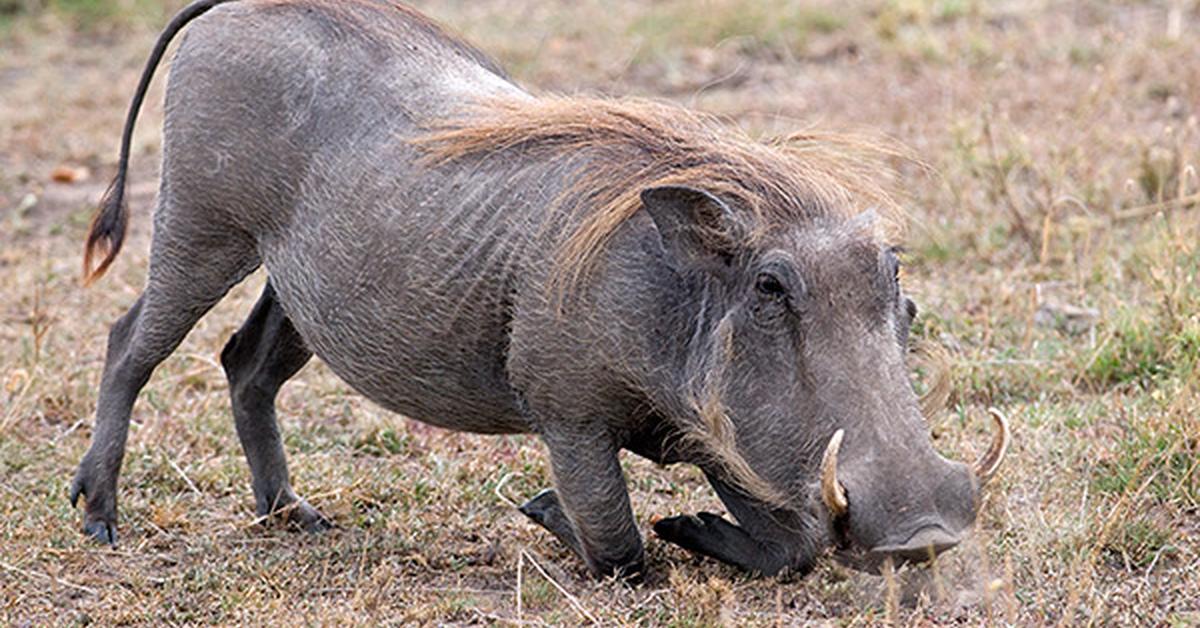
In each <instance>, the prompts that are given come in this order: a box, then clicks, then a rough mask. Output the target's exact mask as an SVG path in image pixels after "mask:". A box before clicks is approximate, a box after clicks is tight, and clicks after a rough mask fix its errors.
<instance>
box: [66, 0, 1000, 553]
mask: <svg viewBox="0 0 1200 628" xmlns="http://www.w3.org/2000/svg"><path fill="white" fill-rule="evenodd" d="M211 4H220V6H216V7H215V8H213V9H212V10H211V11H210V12H208V13H207V14H205V15H203V16H202V17H199V18H197V19H196V20H195V21H194V22H192V24H191V25H190V26H189V27H188V30H187V32H186V34H185V37H184V41H183V42H182V44H181V45H180V46H179V50H178V52H177V54H176V55H175V59H174V61H173V63H172V68H171V73H170V81H169V87H168V89H167V97H166V124H165V140H164V157H163V168H162V182H161V191H160V195H159V199H158V207H157V208H156V210H155V212H154V238H153V244H152V251H151V261H150V268H149V276H148V280H147V284H146V287H145V291H144V292H143V294H142V295H141V297H140V298H139V299H138V301H137V302H136V303H135V304H134V305H133V307H132V308H131V309H130V311H129V312H128V313H127V314H126V315H125V316H123V317H122V318H121V319H120V320H119V321H118V322H117V323H116V325H114V327H113V329H112V332H111V334H110V337H109V348H108V354H107V359H106V364H105V370H104V376H103V380H102V384H101V389H100V396H99V401H98V404H97V415H96V429H95V435H94V438H93V442H92V446H91V449H90V450H89V451H88V453H87V455H86V456H85V458H84V460H83V461H82V463H81V464H80V467H79V471H78V474H77V476H76V479H75V484H74V488H73V497H77V496H78V495H80V494H83V495H86V497H87V505H86V513H85V519H84V529H85V531H86V532H87V533H89V534H91V535H92V536H95V537H97V538H99V539H100V540H103V541H106V542H110V543H113V542H115V540H116V527H115V526H116V519H117V509H116V484H117V475H118V472H119V468H120V464H121V458H122V455H123V450H124V444H125V437H126V433H127V430H128V423H129V415H130V410H131V407H132V404H133V402H134V400H135V399H136V397H137V394H138V391H139V390H140V389H141V387H142V386H143V385H144V384H145V382H146V380H147V379H148V378H149V377H150V375H151V372H152V371H153V369H154V368H155V366H156V365H157V364H159V362H161V361H162V360H163V359H164V358H166V357H167V356H168V355H169V354H170V353H171V352H172V351H173V350H174V349H175V347H176V346H177V345H178V344H179V342H180V341H181V340H182V339H183V337H184V336H185V335H186V334H187V332H188V330H189V329H191V327H192V326H193V325H194V324H195V323H196V321H197V320H198V319H199V318H200V317H201V316H203V315H204V313H205V312H207V311H208V309H209V308H210V307H212V306H213V305H214V304H215V303H217V302H218V301H219V300H220V299H221V298H222V297H223V296H224V295H225V293H226V292H227V291H228V290H229V289H230V287H232V286H233V285H235V284H237V283H238V282H240V281H241V280H242V279H244V278H245V277H246V275H247V274H249V273H250V272H252V271H253V270H254V269H256V268H257V267H259V266H260V265H263V266H265V267H266V269H267V271H268V273H269V277H270V279H269V284H268V286H267V288H266V290H265V291H264V294H263V296H262V298H261V299H260V301H259V303H258V305H257V306H256V307H255V309H254V312H252V313H251V315H250V318H249V319H248V320H247V321H246V323H245V324H244V326H243V327H242V328H241V330H239V331H238V333H237V334H236V335H235V336H234V337H233V338H232V339H231V340H230V342H229V345H228V346H227V347H226V349H225V351H224V352H223V353H222V363H223V364H224V366H225V369H226V372H227V374H228V376H229V379H230V391H231V397H232V403H233V414H234V418H235V421H236V424H237V432H238V436H239V438H240V439H241V442H242V445H243V447H244V449H245V452H246V456H247V460H248V462H249V465H250V469H251V472H252V475H253V486H254V493H255V499H256V503H257V508H258V511H259V512H260V513H263V514H267V513H273V512H281V513H286V515H287V516H288V517H289V518H290V519H291V520H292V521H294V522H296V523H298V524H299V525H301V526H303V527H304V528H306V529H310V530H319V529H323V528H325V527H328V526H329V525H330V523H329V522H328V521H327V520H326V519H325V518H324V517H323V516H321V514H320V513H319V512H317V511H316V510H315V509H313V508H312V507H311V506H310V505H308V504H307V503H305V502H304V501H303V500H301V499H300V498H299V497H298V496H297V495H296V493H295V492H294V491H293V489H292V487H291V485H290V483H289V481H288V473H287V465H286V461H285V457H284V452H283V448H282V445H281V440H280V437H279V431H278V428H277V426H276V420H275V409H274V398H275V394H276V393H277V392H278V390H279V387H280V386H281V385H282V384H283V383H284V382H285V381H286V380H287V379H288V378H290V377H291V376H292V375H294V374H295V373H296V372H297V371H298V370H299V369H300V367H301V366H303V365H304V364H305V362H306V361H307V360H308V359H309V358H310V357H311V356H312V355H314V354H315V355H317V356H319V357H320V358H321V359H322V360H323V361H325V362H326V363H327V364H328V365H329V367H330V368H331V369H332V370H333V371H334V372H335V373H337V375H338V376H339V377H341V378H342V379H344V380H345V381H346V382H347V383H348V384H349V385H350V386H352V387H353V388H354V389H355V390H356V391H358V392H359V393H361V394H363V395H364V396H365V397H367V398H369V399H371V400H372V401H373V402H375V403H377V404H378V405H380V406H382V407H384V408H387V409H388V410H391V411H394V412H397V413H401V414H403V415H405V416H408V417H411V418H413V419H416V420H419V421H423V422H426V423H429V424H433V425H437V426H441V427H445V428H448V429H455V430H464V431H470V432H479V433H489V434H503V433H525V432H529V433H535V434H537V435H539V436H540V437H541V439H542V440H543V441H544V442H545V444H546V447H547V449H548V450H549V454H550V462H551V466H552V469H553V474H554V483H555V490H554V491H549V492H545V493H543V494H541V495H539V496H537V497H535V498H534V499H532V500H530V502H529V503H527V504H526V505H525V506H524V507H522V510H523V511H524V512H525V513H526V514H527V515H529V516H530V518H532V519H533V520H535V521H537V522H539V523H541V524H542V525H544V526H545V527H546V528H547V529H549V530H550V531H551V532H553V533H554V534H555V535H556V536H557V537H558V538H559V539H561V540H562V541H563V542H565V543H567V544H568V545H569V546H570V547H572V548H573V549H574V550H575V551H576V552H578V553H579V554H580V555H581V557H582V558H583V559H584V560H585V561H586V562H587V565H588V567H589V568H590V569H591V570H592V572H593V573H595V574H597V575H606V574H614V573H615V574H619V575H625V576H636V575H637V574H638V573H640V572H641V571H642V560H643V559H642V555H643V550H642V540H641V537H640V535H639V533H638V530H637V526H636V524H635V522H634V519H633V516H632V512H631V509H630V504H629V497H628V494H627V492H626V488H625V482H624V478H623V476H622V472H621V468H620V465H619V463H618V452H619V451H620V450H621V449H628V450H631V451H633V452H636V453H638V454H640V455H643V456H646V457H648V458H651V459H654V460H657V461H660V462H665V463H671V462H691V463H694V464H698V465H700V466H701V467H702V468H703V469H704V471H705V473H706V474H707V475H708V477H709V478H710V481H711V482H712V484H713V486H714V488H715V490H716V491H717V493H718V495H719V496H720V497H721V499H722V500H723V502H724V503H725V504H726V506H727V507H728V509H729V512H730V514H731V515H732V516H733V517H734V518H736V520H737V525H735V524H733V523H730V522H728V521H726V520H724V519H722V518H720V517H717V516H715V515H711V514H708V513H701V515H699V516H696V517H692V516H685V517H674V518H670V519H664V520H662V521H659V522H658V523H657V524H656V525H655V531H656V533H658V534H659V535H660V536H662V537H663V538H665V539H667V540H669V541H672V542H674V543H677V544H679V545H681V546H683V547H686V548H688V549H690V550H693V551H696V552H700V553H703V554H706V555H709V556H712V557H714V558H717V559H719V560H722V561H725V562H728V563H731V564H734V565H738V566H740V567H742V568H744V569H747V570H749V571H753V572H757V573H761V574H775V573H778V572H780V571H782V570H785V569H790V570H793V571H798V572H804V571H806V570H808V569H809V568H810V567H811V566H812V564H813V562H814V560H815V559H816V558H817V557H818V556H819V555H820V553H821V552H823V551H824V550H825V549H826V548H828V547H830V546H837V547H840V548H842V549H843V550H845V551H846V552H847V553H849V554H851V555H854V556H858V557H860V558H861V557H863V556H867V557H870V556H873V555H876V554H879V552H881V551H882V552H883V553H886V554H888V555H894V556H898V557H900V558H907V557H913V558H916V557H917V556H918V555H919V553H920V552H925V551H928V550H927V547H934V549H935V550H940V549H943V545H945V543H943V542H942V541H943V540H945V539H952V540H953V539H957V535H958V534H960V533H961V532H962V531H963V530H965V529H966V528H967V527H968V526H969V525H970V524H971V522H972V520H973V518H974V511H975V495H976V491H977V487H976V485H975V482H974V480H973V479H972V476H971V474H970V473H969V472H968V471H967V469H966V468H965V466H964V465H961V464H958V463H950V462H948V461H946V460H944V459H942V458H941V457H939V456H938V455H937V454H936V453H935V452H934V451H933V449H932V446H931V444H930V441H929V437H928V435H927V434H926V432H925V427H924V426H923V424H922V421H921V417H920V413H919V410H918V408H917V404H916V399H915V397H914V395H913V392H912V390H911V386H910V384H909V381H908V377H907V371H906V368H905V365H904V353H905V351H904V343H905V336H906V334H907V329H908V327H909V325H910V323H911V317H912V315H913V309H912V307H911V302H909V301H908V300H907V299H905V298H904V297H903V296H902V295H901V294H900V291H899V287H898V285H897V283H896V278H895V263H896V262H895V257H894V255H892V253H891V252H890V250H889V249H887V247H885V246H883V245H881V244H879V243H878V242H876V241H875V240H874V238H872V237H870V236H869V235H866V234H867V232H868V231H869V229H866V228H865V227H864V226H863V225H862V224H859V223H858V222H856V221H852V220H851V221H840V222H839V221H836V220H833V219H830V220H829V221H823V222H819V223H816V224H796V225H791V226H789V227H788V228H786V229H782V230H779V232H777V233H774V234H772V235H770V237H768V238H766V239H765V240H764V241H762V242H760V243H757V244H756V245H755V247H754V248H753V250H750V249H746V250H741V251H739V252H738V253H737V254H736V255H734V256H732V257H728V256H724V257H723V256H721V255H718V254H717V253H716V252H714V251H711V250H708V249H706V248H705V244H704V243H702V242H697V241H693V240H692V239H689V238H688V237H687V236H686V233H685V231H686V230H680V229H678V228H675V227H676V226H677V225H678V223H679V221H703V220H721V219H722V218H721V217H722V216H723V215H725V214H727V213H728V212H729V210H730V208H728V207H724V206H723V203H722V201H721V200H719V199H717V198H715V197H712V196H710V195H708V194H706V193H700V192H697V191H696V190H690V189H662V188H660V189H656V190H653V191H649V192H647V193H646V194H644V195H643V199H644V200H645V211H641V212H639V213H638V214H637V215H635V216H634V217H633V218H632V219H631V220H629V221H627V222H626V223H625V224H624V225H622V226H621V227H620V228H619V230H618V231H617V233H616V234H615V236H614V237H613V239H612V240H611V242H610V243H609V244H608V246H607V248H606V250H605V252H604V253H603V255H602V257H601V259H600V261H599V264H598V265H597V267H596V270H595V272H594V273H593V274H592V275H590V276H589V279H588V281H587V285H586V287H585V288H584V289H581V290H580V291H579V292H578V294H576V295H574V297H573V299H572V301H571V305H570V307H569V309H568V311H567V313H566V314H565V315H559V314H557V313H556V309H555V305H554V303H552V301H551V298H550V296H549V294H550V291H549V290H548V287H547V282H548V280H549V274H550V271H551V268H552V266H553V263H554V261H553V259H552V258H553V254H554V252H555V251H556V250H557V249H558V247H559V244H560V243H561V242H562V241H563V238H565V237H566V236H567V234H568V233H569V232H570V228H571V227H572V226H573V222H572V220H573V219H571V218H568V217H565V216H561V215H557V214H554V213H551V212H547V211H546V210H545V208H546V206H547V205H548V204H549V203H550V202H551V200H552V199H554V198H556V196H557V195H558V194H559V193H560V192H561V191H562V190H564V189H566V188H568V187H569V186H570V185H571V183H572V181H570V180H569V177H568V176H567V174H568V173H569V172H571V170H570V169H567V168H564V167H563V165H562V164H560V163H549V162H546V161H536V160H529V159H522V158H521V155H520V154H519V151H516V152H514V154H513V155H511V156H509V158H505V159H493V160H487V161H486V162H485V161H483V160H481V159H478V158H467V159H463V160H458V161H454V162H450V163H447V164H443V165H436V166H435V165H431V164H429V163H427V162H422V161H420V159H419V158H420V154H419V153H418V151H417V149H416V148H415V147H414V146H413V145H412V144H410V143H409V142H408V141H406V140H408V139H411V138H414V137H417V136H418V135H419V134H420V133H421V130H422V125H423V124H427V123H429V122H430V121H431V120H435V119H439V118H446V117H451V116H454V115H456V114H461V112H462V111H463V108H464V107H467V106H469V105H471V104H472V103H479V102H481V101H483V100H486V99H488V98H490V97H495V96H498V95H503V96H508V97H512V98H529V97H530V96H528V95H527V94H525V93H524V92H523V91H522V90H521V88H519V87H517V86H515V85H513V84H512V83H511V82H509V81H508V80H507V79H506V78H504V76H503V75H502V74H501V73H500V72H499V71H498V70H497V69H496V68H494V67H492V66H491V65H490V64H489V63H488V62H487V61H486V60H483V59H481V58H479V57H478V56H476V55H473V54H470V51H464V49H463V47H462V46H461V45H459V44H457V43H455V42H453V41H451V40H448V39H447V38H445V37H443V36H441V35H439V34H438V33H437V32H436V31H434V30H431V29H429V28H428V25H427V24H424V23H423V22H420V21H419V20H417V19H416V18H414V17H413V16H411V15H409V14H407V13H404V12H399V11H390V12H382V11H377V10H376V9H374V8H372V7H371V5H370V3H369V2H350V3H346V4H345V5H344V7H343V8H341V9H337V10H334V9H330V8H329V5H327V4H325V3H322V2H319V1H307V2H306V1H299V0H297V1H292V2H279V1H265V0H245V1H244V2H232V3H227V4H226V3H218V2H213V3H211ZM355 16H357V17H355ZM352 18H353V20H352ZM354 20H358V21H361V22H362V23H369V24H370V28H363V27H361V25H355V23H352V22H354ZM581 158H585V159H586V156H582V157H581ZM764 278H765V279H764ZM722 322H724V325H726V326H727V328H729V329H731V330H732V336H731V337H732V343H733V350H732V352H731V354H730V356H729V360H730V363H729V364H728V365H726V368H725V372H726V374H727V376H728V378H729V380H728V382H727V383H726V385H725V386H724V387H723V391H724V399H723V401H724V404H725V406H726V407H727V409H728V412H729V415H730V416H731V417H732V419H733V421H734V423H735V425H736V427H737V439H738V447H739V450H740V451H741V452H742V454H743V456H744V457H745V459H746V460H747V461H748V462H749V463H750V465H751V466H752V467H753V468H754V470H755V471H756V472H757V473H758V474H760V475H761V476H762V477H763V478H764V479H765V480H766V481H768V482H769V483H770V484H771V485H772V486H774V487H776V488H778V489H779V490H780V491H783V492H785V493H786V494H787V495H789V496H791V497H792V501H791V502H790V503H789V504H788V505H786V506H779V507H769V506H767V505H765V504H764V503H762V502H760V501H758V500H756V499H754V498H752V497H749V496H747V495H746V494H745V493H743V492H742V491H741V490H739V489H738V488H737V487H736V486H735V485H734V484H733V483H731V482H730V481H728V480H727V479H725V478H726V475H725V474H724V472H723V471H722V469H721V467H720V465H719V464H717V463H715V462H713V461H712V460H711V459H710V457H707V456H705V455H704V453H703V452H699V451H696V450H695V448H694V447H689V446H686V445H684V444H680V443H678V442H676V440H675V438H676V437H677V436H678V431H677V430H676V429H675V427H674V426H675V425H679V424H680V421H681V420H682V418H683V417H686V416H687V415H688V413H690V412H693V410H692V409H691V407H690V406H689V404H688V401H687V399H685V396H684V391H686V390H688V389H689V383H690V382H694V381H696V380H697V378H699V377H701V376H702V375H703V373H701V372H699V369H703V368H705V367H707V366H708V362H707V361H706V360H705V359H703V358H702V357H700V356H707V355H711V354H712V353H713V346H714V345H713V343H714V342H717V340H716V338H717V336H718V334H717V329H718V326H719V325H721V324H722ZM838 428H843V429H845V430H846V439H845V445H844V446H843V448H842V454H841V460H842V462H841V465H840V467H839V469H838V476H839V478H840V479H841V481H842V483H843V485H844V486H845V488H846V492H847V494H848V496H849V500H850V504H851V506H850V512H849V514H848V515H847V516H844V517H841V518H839V519H838V520H836V521H833V520H830V516H829V515H828V514H827V511H826V510H825V508H824V507H823V506H822V505H821V501H820V497H819V495H818V493H817V490H816V485H817V464H818V461H819V459H820V456H821V452H822V451H823V449H824V447H825V444H826V443H827V442H828V440H829V437H830V435H831V434H832V433H833V432H834V430H836V429H838ZM918 532H920V533H921V534H918ZM931 535H932V536H931ZM934 537H936V538H937V539H939V540H938V542H937V543H933V542H924V541H925V540H927V539H929V538H934ZM914 538H919V539H921V540H923V542H922V543H921V544H920V545H919V546H914V545H912V543H910V541H911V540H912V539H914ZM949 544H952V542H950V543H949ZM880 548H883V549H882V550H881V549H880ZM872 550H875V551H874V553H872Z"/></svg>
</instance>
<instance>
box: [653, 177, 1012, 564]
mask: <svg viewBox="0 0 1200 628" xmlns="http://www.w3.org/2000/svg"><path fill="white" fill-rule="evenodd" d="M642 202H643V206H644V207H645V208H646V210H647V211H648V212H649V213H650V214H651V216H652V217H653V218H654V221H655V223H656V225H657V227H658V229H659V232H660V234H661V236H662V240H663V243H664V248H665V250H666V252H667V254H668V257H670V258H672V259H673V260H675V262H674V263H676V264H677V265H679V266H681V267H685V268H692V269H699V270H698V272H694V273H692V276H693V277H696V276H702V277H704V278H703V279H698V280H697V282H696V285H697V286H698V287H697V291H698V293H699V294H698V295H697V297H696V299H695V300H696V301H698V302H699V303H700V305H699V306H698V308H699V313H693V316H694V317H695V320H696V321H697V322H696V323H695V325H696V334H695V336H694V342H693V343H692V344H693V346H692V347H690V349H689V351H690V356H689V359H688V366H687V368H688V370H689V371H690V373H689V375H690V380H691V381H693V382H695V385H694V386H693V390H692V393H691V394H692V398H693V400H694V402H693V403H692V406H693V408H694V410H695V413H696V415H697V416H698V420H699V423H700V427H699V428H698V429H697V430H696V432H697V434H699V436H698V438H699V440H701V441H704V442H705V443H706V444H707V445H708V446H709V449H710V450H711V451H715V452H716V453H717V454H718V456H717V457H718V458H721V459H723V462H725V463H726V464H724V465H723V466H724V468H723V470H721V471H720V472H718V473H716V475H718V476H723V477H724V478H726V480H727V482H728V484H729V485H730V487H727V491H728V492H740V493H741V494H742V495H743V496H745V495H749V496H753V497H752V498H751V499H749V500H747V501H748V502H749V503H756V504H757V505H756V506H753V507H750V508H749V509H745V507H743V512H737V510H738V508H737V507H731V510H732V511H734V513H733V514H734V515H735V516H737V517H738V519H739V521H740V522H741V523H742V525H743V527H746V528H750V530H749V532H750V533H751V535H753V536H755V537H757V538H759V539H760V540H764V541H766V542H767V543H768V545H767V546H768V547H777V548H778V550H779V551H782V552H785V553H788V554H789V560H790V561H791V563H792V564H791V566H793V567H796V566H800V565H799V564H800V563H803V562H804V561H807V560H810V558H811V556H812V555H814V553H815V551H816V550H817V549H818V548H820V547H829V546H836V547H837V548H839V554H841V555H842V556H843V557H845V558H847V559H848V560H849V561H850V562H851V563H852V564H854V565H856V566H860V567H865V568H868V569H872V568H874V567H877V566H878V565H879V564H880V563H881V562H883V560H884V559H886V558H892V559H893V560H895V561H897V562H904V561H910V560H924V559H928V558H931V557H932V556H933V555H935V554H937V553H939V552H942V551H944V550H946V549H948V548H951V547H953V546H954V545H955V544H957V543H958V542H959V541H960V540H961V539H962V538H963V535H964V533H965V532H966V530H967V529H968V527H969V526H970V525H971V524H972V522H973V521H974V519H975V513H976V508H977V503H978V493H979V490H980V488H981V486H982V485H983V484H984V482H986V481H987V479H988V477H989V476H990V475H991V474H992V473H993V472H994V471H995V470H996V468H997V466H998V465H999V464H1000V460H1001V458H1002V457H1003V453H1004V450H1005V447H1006V444H1007V439H1008V431H1007V426H1006V425H1005V422H1004V420H1003V418H1002V417H1000V415H999V414H998V413H997V414H996V418H997V422H998V424H999V426H998V427H999V433H998V435H997V437H996V439H995V441H994V442H993V444H992V446H991V448H990V450H989V451H988V453H987V454H986V455H985V456H984V457H983V459H982V460H981V461H979V462H977V463H976V464H975V465H974V466H968V465H966V464H963V463H961V462H955V461H952V460H947V459H946V458H944V457H942V456H941V455H939V454H938V453H937V452H936V451H935V450H934V448H933V446H932V443H931V440H930V436H929V433H928V429H927V427H926V425H925V423H924V420H923V417H922V412H921V409H920V406H919V403H918V398H917V396H916V395H915V393H914V391H913V387H912V385H911V383H910V380H909V372H908V369H907V367H906V364H905V354H906V352H907V343H908V330H909V327H910V325H911V324H912V322H913V318H914V316H915V315H916V306H915V305H914V304H913V302H912V301H911V300H910V299H908V298H907V297H906V296H905V295H904V293H903V291H902V290H901V287H900V283H899V260H898V259H897V255H896V251H895V249H893V248H891V247H888V246H886V245H884V244H882V243H881V242H880V238H879V237H878V236H876V235H875V232H876V231H877V230H876V229H875V228H874V227H875V223H876V222H877V220H876V219H874V218H873V216H872V213H871V212H868V213H866V214H862V215H858V216H856V217H835V216H834V215H833V213H832V212H830V213H826V214H825V216H824V217H818V218H816V219H814V220H813V221H811V222H805V223H804V224H801V225H796V224H794V223H793V224H790V225H783V226H780V225H779V224H778V223H776V225H775V226H769V227H766V228H764V227H763V226H762V225H755V224H750V222H752V221H754V220H755V219H754V215H755V212H751V211H746V210H744V209H742V208H736V207H731V206H729V205H727V204H726V202H725V201H724V200H721V199H720V198H718V196H717V195H715V194H710V193H708V192H704V191H700V190H698V189H695V188H691V187H678V186H665V187H658V188H653V189H650V190H647V191H646V192H644V193H643V194H642ZM685 272H686V271H685ZM722 441H723V442H722ZM718 482H720V480H719V479H718ZM734 487H737V488H734ZM720 488H721V487H720V486H718V489H719V490H720ZM723 497H725V495H723ZM726 501H727V503H729V502H730V500H728V499H727V500H726ZM734 501H736V499H735V500H734ZM755 527H757V528H758V529H754V528H755Z"/></svg>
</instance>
